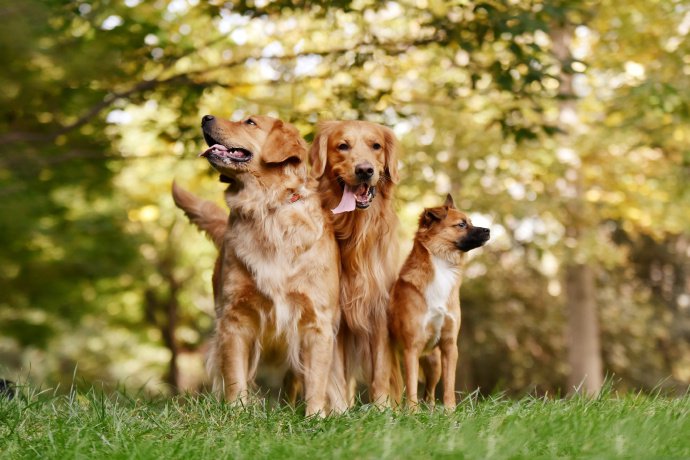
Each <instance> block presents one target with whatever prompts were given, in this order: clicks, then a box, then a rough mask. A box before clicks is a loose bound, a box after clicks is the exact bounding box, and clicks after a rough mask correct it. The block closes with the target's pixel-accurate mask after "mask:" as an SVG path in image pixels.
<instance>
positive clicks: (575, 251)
mask: <svg viewBox="0 0 690 460" xmlns="http://www.w3.org/2000/svg"><path fill="white" fill-rule="evenodd" d="M572 32H573V31H572V28H569V27H567V26H561V27H555V28H554V30H553V33H552V35H551V38H552V40H553V50H554V54H555V55H556V57H557V58H558V59H559V61H560V62H561V65H562V66H569V65H570V62H571V61H572V54H571V52H570V40H571V37H572ZM561 95H562V96H564V98H563V99H562V102H561V103H560V104H559V111H560V127H561V129H562V130H563V132H564V133H565V134H563V135H562V136H561V138H560V141H561V145H562V146H563V147H572V146H573V144H574V137H575V135H576V133H577V131H578V128H580V126H579V121H578V120H577V116H576V114H577V112H576V110H577V107H576V105H575V99H574V98H575V94H574V91H573V79H572V74H571V73H570V72H563V73H562V80H561ZM573 150H574V149H573ZM576 154H577V153H576ZM570 167H571V170H572V171H571V172H572V173H574V174H572V177H573V178H572V181H571V183H570V185H571V187H572V191H573V196H571V197H570V199H569V202H568V204H567V206H566V218H565V219H566V222H564V225H565V227H566V228H567V229H568V231H567V235H566V236H567V237H568V239H570V240H571V241H573V242H574V247H573V248H572V252H571V253H570V254H569V255H567V256H566V260H565V261H564V263H563V264H562V267H563V275H564V276H563V277H564V282H565V290H564V293H565V296H566V298H565V305H566V322H567V325H566V344H567V346H568V364H569V368H570V372H569V375H568V392H569V393H572V392H578V393H583V394H587V395H595V394H597V393H598V392H599V391H600V390H601V387H602V385H603V382H604V377H603V366H602V359H601V344H600V337H599V320H598V317H597V305H596V284H595V271H594V268H593V267H592V266H591V262H590V261H587V260H585V261H578V260H577V256H578V255H579V254H580V253H581V247H582V244H583V241H582V240H583V238H582V236H583V235H582V233H583V232H582V230H583V228H587V223H586V219H585V218H584V217H585V212H586V210H585V206H584V190H583V184H582V168H583V167H584V165H583V163H582V161H574V162H572V164H571V165H570Z"/></svg>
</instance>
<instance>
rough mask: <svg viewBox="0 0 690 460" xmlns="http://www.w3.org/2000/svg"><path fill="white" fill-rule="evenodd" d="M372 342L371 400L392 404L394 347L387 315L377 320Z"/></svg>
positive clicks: (385, 404)
mask: <svg viewBox="0 0 690 460" xmlns="http://www.w3.org/2000/svg"><path fill="white" fill-rule="evenodd" d="M374 327H375V329H374V332H373V335H372V336H371V338H370V343H371V402H373V403H374V404H376V405H378V406H383V407H387V406H389V405H390V379H391V361H392V353H393V349H392V347H391V341H390V338H389V336H388V326H387V324H386V320H385V317H384V318H383V319H382V320H381V319H377V320H376V324H375V326H374Z"/></svg>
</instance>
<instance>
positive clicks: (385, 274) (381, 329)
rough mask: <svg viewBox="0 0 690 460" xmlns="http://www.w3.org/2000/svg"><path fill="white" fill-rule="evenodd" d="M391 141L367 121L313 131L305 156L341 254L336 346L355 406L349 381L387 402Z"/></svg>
mask: <svg viewBox="0 0 690 460" xmlns="http://www.w3.org/2000/svg"><path fill="white" fill-rule="evenodd" d="M397 156H398V141H397V139H396V137H395V134H394V133H393V131H392V130H390V129H389V128H386V127H384V126H381V125H378V124H375V123H370V122H366V121H328V122H323V123H320V124H319V125H318V128H317V133H316V136H315V139H314V143H313V145H312V147H311V150H310V152H309V157H310V160H311V163H312V170H311V174H312V176H313V177H314V178H316V179H318V181H319V187H318V191H319V195H320V196H321V199H322V201H323V203H324V207H327V208H330V209H332V211H333V213H334V215H333V226H334V230H335V236H336V240H337V242H338V246H339V247H340V257H341V269H342V275H341V278H340V305H341V308H342V311H343V316H344V319H345V321H344V323H345V324H344V325H341V329H340V332H339V347H340V352H341V355H342V356H343V360H344V366H345V368H344V370H345V378H346V381H347V382H348V387H349V388H348V402H349V404H352V403H353V402H354V385H355V384H354V380H355V378H356V377H357V376H358V375H360V374H359V372H360V371H361V372H362V373H363V376H362V377H363V378H364V381H365V382H366V383H367V384H368V385H369V392H370V399H371V401H372V402H374V403H377V404H387V403H388V398H389V396H390V383H391V382H390V378H391V376H392V375H394V373H393V374H392V373H391V372H390V361H389V360H390V353H391V349H390V343H389V339H388V329H387V320H386V309H387V305H388V293H389V290H390V288H391V286H392V285H393V283H394V282H395V279H396V277H397V270H398V266H399V264H398V238H397V227H398V218H397V216H396V214H395V211H394V209H393V191H394V187H395V184H396V183H397V182H398V167H397Z"/></svg>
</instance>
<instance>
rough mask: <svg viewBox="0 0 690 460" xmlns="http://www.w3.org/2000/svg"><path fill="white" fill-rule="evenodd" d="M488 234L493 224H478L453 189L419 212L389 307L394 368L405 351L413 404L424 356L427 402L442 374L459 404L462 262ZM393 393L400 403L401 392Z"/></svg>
mask: <svg viewBox="0 0 690 460" xmlns="http://www.w3.org/2000/svg"><path fill="white" fill-rule="evenodd" d="M488 240H489V229H488V228H483V227H474V226H473V225H472V222H471V221H470V219H469V217H467V215H466V214H464V213H462V212H460V211H458V210H457V209H456V208H455V205H454V204H453V198H452V197H451V196H450V195H448V197H447V198H446V202H445V203H444V205H443V206H440V207H436V208H428V209H425V210H424V212H423V213H422V215H421V216H420V218H419V229H418V230H417V234H416V235H415V239H414V245H413V247H412V252H411V253H410V255H409V256H408V257H407V260H406V261H405V264H404V265H403V267H402V270H401V271H400V276H399V277H398V280H397V281H396V282H395V285H394V286H393V289H392V291H391V298H390V304H389V312H388V314H389V316H388V324H389V330H390V334H391V338H392V340H393V344H394V347H395V349H396V356H395V358H394V362H395V364H394V369H393V372H399V371H400V367H399V364H398V359H397V355H398V354H399V353H402V356H403V363H404V366H405V385H406V387H407V401H408V405H410V406H413V407H414V406H416V405H417V403H418V399H417V382H418V377H419V360H420V357H423V361H422V363H423V365H424V371H425V378H426V391H425V394H426V397H427V398H430V399H429V400H428V402H429V403H430V404H433V398H434V392H435V389H436V384H437V383H438V381H439V379H440V377H441V374H442V375H443V404H444V405H445V406H446V407H454V406H455V368H456V365H457V361H458V347H457V344H458V333H459V332H460V284H461V281H462V269H463V262H464V259H465V253H466V252H467V251H470V250H472V249H475V248H478V247H480V246H482V245H483V244H484V243H486V242H487V241H488ZM439 354H440V360H439V359H438V357H439ZM425 355H426V356H425ZM400 390H401V389H397V391H400ZM394 398H395V399H396V401H397V402H398V403H399V402H400V401H401V400H402V395H401V394H398V395H394Z"/></svg>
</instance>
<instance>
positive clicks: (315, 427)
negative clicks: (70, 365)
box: [0, 390, 690, 459]
mask: <svg viewBox="0 0 690 460" xmlns="http://www.w3.org/2000/svg"><path fill="white" fill-rule="evenodd" d="M689 415H690V396H686V397H683V398H675V399H673V398H666V397H661V396H645V395H626V396H615V395H613V394H607V395H606V396H604V397H601V398H598V399H594V400H587V399H582V398H572V399H538V398H523V399H520V400H511V399H507V398H502V397H496V398H486V399H484V398H477V397H468V398H466V399H465V400H463V401H462V402H461V403H460V405H459V406H458V407H457V409H456V410H455V411H452V412H445V413H444V412H443V411H440V410H436V411H428V410H423V411H420V412H418V413H415V414H409V413H400V412H395V411H378V410H376V409H373V408H370V407H367V406H361V407H358V408H356V409H354V410H352V411H351V412H349V413H347V414H345V415H341V416H334V417H328V418H326V419H315V418H305V417H304V416H303V415H301V414H300V413H299V411H297V412H296V411H294V410H292V409H290V408H284V407H282V408H276V409H270V408H265V407H261V406H252V407H248V408H237V407H231V406H228V405H226V404H223V403H221V402H217V401H216V400H214V399H213V398H210V397H207V396H183V397H178V398H174V399H160V400H150V399H145V398H132V397H129V396H126V395H123V394H120V393H115V394H110V395H104V394H102V393H99V392H98V391H95V390H94V391H90V392H86V393H75V392H73V393H71V394H70V395H66V396H55V395H47V394H43V395H31V396H28V397H27V396H25V397H23V398H15V399H14V400H12V401H9V400H6V399H5V398H2V399H0V458H36V457H41V458H60V459H66V458H102V457H107V458H164V459H172V458H275V459H282V458H304V459H307V458H319V459H320V458H343V459H355V458H375V459H385V458H394V459H398V458H414V459H417V458H530V459H531V458H539V457H541V458H554V457H596V458H609V457H633V458H660V457H663V458H669V457H674V458H688V457H690V417H689Z"/></svg>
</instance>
